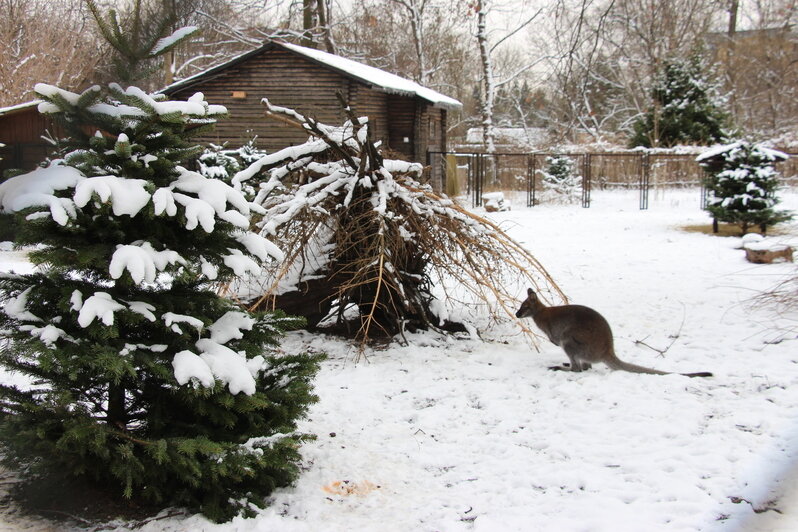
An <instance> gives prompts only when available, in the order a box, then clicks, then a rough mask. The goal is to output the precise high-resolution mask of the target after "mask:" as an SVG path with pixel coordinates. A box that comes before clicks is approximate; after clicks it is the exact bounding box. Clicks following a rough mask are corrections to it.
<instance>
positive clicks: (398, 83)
mask: <svg viewBox="0 0 798 532" xmlns="http://www.w3.org/2000/svg"><path fill="white" fill-rule="evenodd" d="M273 48H282V49H284V50H288V51H289V52H292V53H294V54H297V55H300V56H302V57H304V58H306V59H309V60H310V61H312V62H314V63H317V64H319V65H322V66H324V67H327V68H329V69H330V70H334V71H336V72H338V73H340V74H342V75H344V76H347V77H349V78H352V79H355V80H357V81H360V82H362V83H365V84H367V85H370V86H371V87H373V88H375V89H377V90H380V91H382V92H386V93H389V94H399V95H402V96H417V97H419V98H421V99H423V100H426V101H428V102H430V103H431V104H432V105H433V106H435V107H441V108H444V109H451V110H459V109H462V107H463V104H462V103H460V102H459V101H458V100H455V99H454V98H450V97H449V96H446V95H444V94H441V93H439V92H437V91H434V90H432V89H430V88H427V87H424V86H422V85H419V84H418V83H416V82H415V81H411V80H409V79H406V78H403V77H401V76H397V75H396V74H391V73H390V72H386V71H384V70H380V69H379V68H375V67H372V66H368V65H364V64H363V63H358V62H357V61H353V60H352V59H347V58H345V57H341V56H338V55H335V54H330V53H327V52H323V51H321V50H315V49H313V48H306V47H304V46H298V45H296V44H289V43H282V42H277V41H269V42H267V43H265V44H264V45H263V46H261V47H260V48H257V49H255V50H252V51H249V52H246V53H244V54H241V55H239V56H237V57H235V58H233V59H231V60H230V61H228V62H226V63H223V64H221V65H218V66H215V67H213V68H210V69H208V70H205V71H204V72H200V73H198V74H195V75H193V76H191V77H189V78H186V79H184V80H181V81H178V82H176V83H173V84H172V85H169V86H168V87H166V88H164V89H162V90H161V91H160V92H163V93H167V94H168V93H171V92H174V91H176V90H179V89H183V88H186V87H189V86H191V85H194V84H195V83H198V82H200V81H202V80H204V79H206V78H208V77H210V76H213V75H214V74H217V73H219V72H220V71H222V70H225V69H227V68H229V67H230V66H233V65H235V64H238V63H240V62H242V61H245V60H246V59H248V58H250V57H252V56H254V55H258V54H260V53H262V52H264V51H266V50H270V49H273Z"/></svg>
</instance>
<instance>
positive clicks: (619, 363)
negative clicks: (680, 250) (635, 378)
mask: <svg viewBox="0 0 798 532" xmlns="http://www.w3.org/2000/svg"><path fill="white" fill-rule="evenodd" d="M605 363H606V364H607V366H609V367H610V369H615V370H621V371H628V372H630V373H647V374H649V375H667V374H668V372H667V371H660V370H658V369H652V368H646V367H644V366H638V365H637V364H630V363H629V362H624V361H623V360H621V359H620V358H618V357H616V356H615V355H613V356H611V357H607V359H606V361H605Z"/></svg>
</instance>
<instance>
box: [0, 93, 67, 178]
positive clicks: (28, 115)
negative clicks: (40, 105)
mask: <svg viewBox="0 0 798 532" xmlns="http://www.w3.org/2000/svg"><path fill="white" fill-rule="evenodd" d="M48 131H49V132H50V133H52V134H53V135H56V136H62V135H63V129H62V128H60V127H58V126H55V125H54V124H53V122H52V120H50V119H49V118H47V117H45V116H43V115H41V114H39V111H38V110H37V108H36V106H33V107H30V108H26V109H21V110H19V111H13V112H11V113H9V114H7V115H2V116H0V144H5V147H2V148H0V157H1V158H2V160H0V177H2V173H3V172H4V171H5V170H8V169H11V168H16V169H22V170H32V169H33V168H35V167H36V166H37V165H38V164H39V163H40V162H42V161H43V160H44V159H45V158H46V157H47V156H48V155H49V154H50V153H51V152H52V150H53V146H52V144H50V143H48V142H47V141H45V140H43V139H42V136H43V135H45V134H46V133H47V132H48Z"/></svg>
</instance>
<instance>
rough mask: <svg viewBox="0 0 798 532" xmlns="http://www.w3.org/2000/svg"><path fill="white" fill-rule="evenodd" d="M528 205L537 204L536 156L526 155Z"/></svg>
mask: <svg viewBox="0 0 798 532" xmlns="http://www.w3.org/2000/svg"><path fill="white" fill-rule="evenodd" d="M526 206H527V207H534V206H535V156H534V155H531V154H527V156H526Z"/></svg>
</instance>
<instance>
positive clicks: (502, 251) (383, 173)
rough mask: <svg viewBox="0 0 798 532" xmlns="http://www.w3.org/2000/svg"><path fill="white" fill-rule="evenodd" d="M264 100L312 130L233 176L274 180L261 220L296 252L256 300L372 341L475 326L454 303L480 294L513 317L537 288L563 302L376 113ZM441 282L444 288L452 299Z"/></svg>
mask: <svg viewBox="0 0 798 532" xmlns="http://www.w3.org/2000/svg"><path fill="white" fill-rule="evenodd" d="M264 104H265V105H266V106H267V108H268V111H267V116H269V117H272V118H275V119H278V120H281V121H283V122H287V123H290V124H293V125H295V126H296V127H301V128H303V129H304V130H306V131H307V132H308V135H309V139H308V141H307V142H306V143H304V144H302V145H300V146H294V147H291V148H287V149H284V150H281V151H279V152H276V153H274V154H270V155H267V156H266V157H264V158H262V159H260V160H259V161H258V162H256V163H255V164H253V165H251V166H250V167H249V168H248V169H246V170H244V171H242V172H240V173H239V174H237V175H236V176H235V177H234V178H233V183H234V185H238V186H240V184H241V183H242V182H243V181H245V180H248V179H251V178H252V177H253V176H255V175H260V176H265V177H262V178H261V179H262V181H261V183H260V185H259V192H258V195H257V198H256V203H257V204H259V205H261V206H262V208H263V212H262V216H263V217H262V219H261V220H260V222H259V227H260V229H261V231H262V232H263V234H264V236H267V237H268V238H269V239H270V240H271V241H272V242H274V243H275V244H276V245H278V246H279V247H280V248H281V250H282V251H283V252H284V254H285V260H284V261H283V262H282V263H280V265H279V266H277V267H276V269H275V270H273V271H272V272H271V274H270V275H269V277H268V278H266V279H261V280H260V283H259V285H258V289H257V291H256V292H259V296H258V297H250V299H251V301H252V303H251V304H252V306H253V308H257V309H270V308H274V307H277V308H281V309H283V310H285V311H286V312H288V313H291V314H298V315H303V316H305V317H306V318H307V319H308V322H309V325H310V326H311V327H314V326H317V325H319V323H320V322H322V320H324V321H325V322H326V324H327V325H329V326H331V327H333V328H335V329H337V330H338V331H340V332H344V333H348V334H350V335H353V336H355V337H356V338H358V339H360V340H363V341H367V340H370V339H374V338H379V337H391V336H394V335H396V334H401V333H402V332H403V331H405V330H410V331H413V330H415V329H429V328H432V329H445V330H449V331H456V330H467V329H469V328H468V327H466V326H465V325H464V324H462V323H454V322H450V321H447V320H446V319H445V318H446V312H445V311H443V309H444V308H445V304H446V303H448V304H449V305H454V304H456V303H457V298H461V299H462V298H465V299H468V300H470V301H475V300H476V301H481V302H482V303H484V304H485V306H486V307H487V308H489V309H490V312H491V316H492V317H493V318H495V319H497V320H505V321H506V320H507V319H515V317H514V311H515V307H516V305H517V295H518V294H519V293H520V291H521V290H523V288H524V287H526V286H534V287H536V289H538V290H542V291H543V292H544V293H550V294H553V295H554V297H555V298H558V299H564V296H563V295H562V293H561V292H560V291H559V289H558V288H557V287H556V284H555V283H554V282H553V280H552V279H551V278H550V276H549V275H548V273H546V271H545V269H544V268H543V266H542V265H541V264H540V263H539V262H538V261H537V260H536V259H535V258H534V257H533V256H532V255H531V254H530V253H529V252H528V251H526V250H525V249H524V248H523V247H522V246H521V245H519V244H518V243H517V242H515V241H513V240H512V239H511V238H510V237H508V236H507V235H506V234H505V233H504V232H503V231H502V230H501V229H500V228H499V227H498V226H496V225H495V224H494V223H492V222H490V221H489V220H487V219H484V218H482V217H479V216H477V215H475V214H473V213H471V212H468V211H467V210H465V209H463V208H462V207H460V206H459V205H458V204H457V203H455V202H454V201H452V200H451V199H449V198H447V197H446V196H442V195H438V194H436V193H434V192H433V191H432V189H431V188H430V187H429V186H427V185H422V184H420V183H419V179H420V178H421V175H422V170H423V168H422V166H421V165H419V164H417V163H407V162H403V161H396V160H388V159H384V158H383V157H382V155H381V154H380V152H379V146H378V145H377V144H375V143H374V142H372V141H371V139H370V136H369V130H368V124H367V121H366V119H365V118H357V117H356V116H355V115H354V114H353V113H352V112H351V111H350V110H349V109H348V108H346V109H347V113H348V115H349V120H348V121H347V122H346V123H345V124H344V125H343V127H330V126H327V125H324V124H321V123H319V122H316V121H315V120H313V119H311V118H309V117H305V116H302V115H300V114H299V113H296V112H295V111H292V110H290V109H286V108H281V107H276V106H273V105H271V104H269V102H268V101H264ZM435 285H438V286H442V285H445V286H444V289H443V290H444V294H445V295H444V297H443V298H442V299H443V302H441V299H440V298H436V297H434V296H433V294H432V289H433V286H435ZM447 287H448V288H447ZM519 287H521V288H519ZM253 295H254V294H253ZM442 303H443V304H442ZM521 327H522V328H523V329H524V330H525V331H527V332H529V331H528V329H526V327H525V326H524V325H523V324H521ZM469 330H470V329H469Z"/></svg>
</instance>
